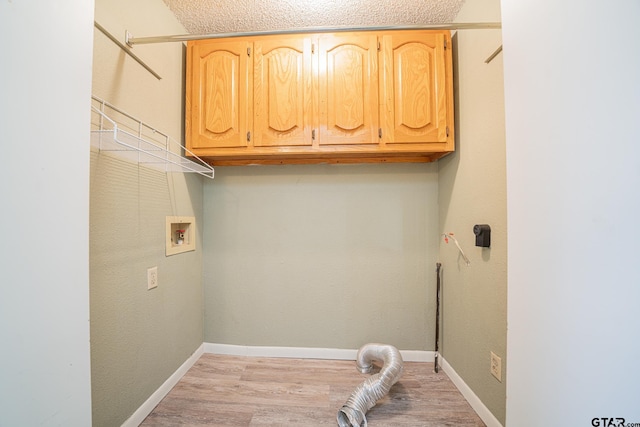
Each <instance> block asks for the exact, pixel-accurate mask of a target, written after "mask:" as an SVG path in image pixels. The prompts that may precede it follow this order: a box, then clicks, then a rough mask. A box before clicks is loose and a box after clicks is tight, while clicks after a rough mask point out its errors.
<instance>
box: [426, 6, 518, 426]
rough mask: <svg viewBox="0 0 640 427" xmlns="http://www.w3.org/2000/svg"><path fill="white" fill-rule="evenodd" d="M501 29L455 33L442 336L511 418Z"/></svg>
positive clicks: (498, 410)
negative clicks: (483, 235) (449, 237)
mask: <svg viewBox="0 0 640 427" xmlns="http://www.w3.org/2000/svg"><path fill="white" fill-rule="evenodd" d="M456 20H457V21H459V22H499V21H500V4H499V2H498V1H496V0H476V1H473V2H467V3H465V5H464V6H463V8H462V10H461V11H460V13H459V14H458V16H457V17H456ZM501 43H502V40H501V32H500V30H482V31H458V32H457V33H456V35H455V37H454V47H455V50H454V57H455V59H454V62H455V65H454V73H455V82H456V84H455V93H456V117H457V120H458V122H457V125H456V144H457V147H456V152H455V153H453V155H450V156H447V157H445V158H443V159H441V160H440V161H439V162H438V166H439V169H438V175H439V187H438V194H439V206H440V211H439V221H440V231H441V233H449V232H453V233H455V237H456V238H457V239H458V241H459V242H460V245H461V246H462V248H463V250H464V252H465V254H466V255H467V256H468V257H469V259H470V261H471V265H469V266H467V265H465V263H464V262H463V260H462V258H461V257H460V256H459V255H458V249H457V248H456V246H455V244H454V243H452V242H449V243H448V244H447V243H445V242H444V240H443V239H441V240H440V247H439V255H440V260H441V262H442V271H443V293H442V320H443V323H442V342H441V350H442V355H443V357H444V358H445V360H446V361H447V362H448V363H449V364H451V366H453V368H454V369H455V370H456V372H457V373H458V374H459V375H460V376H461V377H462V378H463V379H464V381H465V383H466V384H467V385H468V386H469V387H471V389H472V390H473V391H474V393H475V394H476V395H477V396H478V397H479V398H480V399H481V400H482V401H483V403H484V404H485V406H487V408H489V410H490V411H491V412H492V413H493V414H494V416H495V417H496V418H497V419H498V420H499V421H500V422H501V423H503V424H504V422H505V390H506V387H505V386H506V381H507V378H506V375H505V366H506V364H507V353H506V345H507V343H506V338H507V216H506V209H507V205H506V204H507V200H506V163H505V132H504V101H503V93H504V90H503V87H504V84H503V77H502V54H499V55H498V56H497V57H496V58H495V59H494V60H493V61H492V62H491V63H489V64H485V60H486V59H487V58H488V57H489V56H490V55H491V54H492V53H493V52H494V51H495V50H496V49H497V48H498V47H499V46H500V45H501ZM475 224H489V225H490V226H491V230H492V235H491V248H479V247H476V246H475V235H474V234H473V226H474V225H475ZM490 351H493V352H494V353H496V354H497V355H498V356H500V357H501V358H502V382H499V381H498V380H497V379H495V378H494V377H493V376H492V375H491V373H490V371H489V366H490V358H489V356H490Z"/></svg>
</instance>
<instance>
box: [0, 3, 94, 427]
mask: <svg viewBox="0 0 640 427" xmlns="http://www.w3.org/2000/svg"><path fill="white" fill-rule="evenodd" d="M92 19H93V2H92V1H82V0H66V1H59V2H11V1H8V2H7V1H3V2H0V37H2V40H3V41H4V43H3V44H4V46H3V48H2V65H1V66H0V141H2V142H1V144H2V156H0V199H1V200H2V202H1V204H2V208H1V209H0V223H2V225H3V233H2V234H3V237H2V239H1V241H0V253H2V256H1V257H0V268H1V270H2V278H0V425H1V426H72V427H81V426H89V425H91V388H90V367H89V361H90V359H89V244H88V240H89V184H88V183H89V155H88V154H89V150H88V147H89V145H88V132H89V110H88V106H89V95H90V89H91V51H92V43H91V35H92Z"/></svg>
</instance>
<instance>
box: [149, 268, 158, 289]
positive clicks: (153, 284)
mask: <svg viewBox="0 0 640 427" xmlns="http://www.w3.org/2000/svg"><path fill="white" fill-rule="evenodd" d="M157 287H158V266H155V267H151V268H148V269H147V289H153V288H157Z"/></svg>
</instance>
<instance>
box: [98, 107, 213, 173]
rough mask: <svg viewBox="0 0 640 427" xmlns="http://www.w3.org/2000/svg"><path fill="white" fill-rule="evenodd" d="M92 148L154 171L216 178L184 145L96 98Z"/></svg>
mask: <svg viewBox="0 0 640 427" xmlns="http://www.w3.org/2000/svg"><path fill="white" fill-rule="evenodd" d="M91 145H92V146H93V147H95V148H97V149H98V150H99V151H101V152H102V151H104V152H110V153H113V154H114V155H117V156H118V157H121V158H124V159H126V160H129V161H131V162H134V163H138V164H140V165H144V166H147V167H149V168H152V169H156V170H160V171H164V172H182V173H198V174H200V175H202V176H206V177H207V178H211V179H213V177H214V170H213V167H212V166H210V165H209V164H207V163H206V162H205V161H204V160H202V159H200V158H199V157H198V156H196V155H194V154H193V153H191V152H190V151H189V150H187V149H186V148H185V147H183V146H182V144H180V143H178V142H176V141H175V140H173V139H172V138H171V137H169V136H168V135H167V134H165V133H162V132H160V131H158V130H157V129H155V128H153V127H151V126H149V125H147V124H145V123H143V122H142V121H140V120H138V119H136V118H134V117H133V116H131V115H129V114H127V113H125V112H124V111H122V110H120V109H118V108H116V107H114V106H113V105H111V104H109V103H107V102H106V101H103V100H102V99H100V98H98V97H96V96H92V105H91ZM187 154H189V155H190V156H191V157H192V159H193V160H192V159H188V158H186V157H185V156H186V155H187Z"/></svg>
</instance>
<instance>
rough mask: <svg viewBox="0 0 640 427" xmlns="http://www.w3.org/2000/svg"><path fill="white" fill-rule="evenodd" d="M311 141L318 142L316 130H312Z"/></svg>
mask: <svg viewBox="0 0 640 427" xmlns="http://www.w3.org/2000/svg"><path fill="white" fill-rule="evenodd" d="M311 140H313V141H315V140H316V130H315V129H312V130H311Z"/></svg>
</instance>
